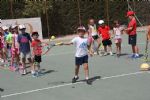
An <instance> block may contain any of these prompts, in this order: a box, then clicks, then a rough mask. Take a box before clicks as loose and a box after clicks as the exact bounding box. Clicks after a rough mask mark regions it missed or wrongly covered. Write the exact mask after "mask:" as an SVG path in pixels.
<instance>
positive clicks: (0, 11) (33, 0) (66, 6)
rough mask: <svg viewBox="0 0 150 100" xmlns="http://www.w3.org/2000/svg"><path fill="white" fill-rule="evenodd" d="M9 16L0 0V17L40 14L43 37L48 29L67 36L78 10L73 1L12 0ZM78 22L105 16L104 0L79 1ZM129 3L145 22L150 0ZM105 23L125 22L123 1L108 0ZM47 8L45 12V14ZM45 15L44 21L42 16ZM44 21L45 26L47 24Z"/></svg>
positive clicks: (149, 15) (6, 4) (6, 2)
mask: <svg viewBox="0 0 150 100" xmlns="http://www.w3.org/2000/svg"><path fill="white" fill-rule="evenodd" d="M12 1H13V2H12V7H13V16H12V15H11V14H12V12H11V8H10V5H11V3H10V0H0V18H1V19H10V18H30V17H41V20H42V30H43V36H44V37H47V33H48V28H49V32H50V35H58V36H62V35H67V34H73V33H75V30H76V28H77V27H78V26H79V9H78V3H77V0H46V3H45V0H12ZM79 1H80V12H81V13H80V15H81V22H82V25H84V26H87V23H88V19H89V18H94V19H95V20H96V22H97V21H98V20H99V19H104V20H105V21H106V22H107V16H106V11H107V10H106V1H105V0H79ZM130 5H131V7H132V8H133V10H135V11H136V15H137V17H138V18H139V20H140V21H141V22H142V23H143V24H144V25H147V24H149V23H150V20H149V19H150V7H149V5H150V2H146V1H143V2H132V1H130ZM108 6H109V7H108V9H109V10H108V14H109V23H110V26H112V25H113V21H114V20H116V19H117V20H120V21H121V23H123V24H127V21H128V20H127V17H126V11H127V10H128V6H127V2H126V1H124V0H109V5H108ZM46 11H47V13H46ZM46 14H47V16H48V21H47V19H46ZM47 22H48V25H47Z"/></svg>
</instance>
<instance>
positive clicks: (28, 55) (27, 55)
mask: <svg viewBox="0 0 150 100" xmlns="http://www.w3.org/2000/svg"><path fill="white" fill-rule="evenodd" d="M20 57H21V58H27V59H28V58H31V52H28V53H26V54H24V53H22V52H20Z"/></svg>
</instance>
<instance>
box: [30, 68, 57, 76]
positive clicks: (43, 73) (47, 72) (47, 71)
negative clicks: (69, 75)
mask: <svg viewBox="0 0 150 100" xmlns="http://www.w3.org/2000/svg"><path fill="white" fill-rule="evenodd" d="M53 72H57V71H56V70H46V69H41V75H40V76H43V75H46V74H51V73H53ZM28 74H31V72H30V71H28V72H27V75H28Z"/></svg>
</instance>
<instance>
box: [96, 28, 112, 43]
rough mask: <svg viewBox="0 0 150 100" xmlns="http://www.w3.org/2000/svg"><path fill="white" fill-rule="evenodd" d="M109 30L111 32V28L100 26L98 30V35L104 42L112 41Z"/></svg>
mask: <svg viewBox="0 0 150 100" xmlns="http://www.w3.org/2000/svg"><path fill="white" fill-rule="evenodd" d="M109 30H110V28H109V26H104V27H102V26H100V27H99V28H98V33H99V34H101V36H102V39H103V40H107V39H110V34H109Z"/></svg>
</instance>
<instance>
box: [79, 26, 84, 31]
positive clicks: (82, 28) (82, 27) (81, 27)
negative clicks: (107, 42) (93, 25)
mask: <svg viewBox="0 0 150 100" xmlns="http://www.w3.org/2000/svg"><path fill="white" fill-rule="evenodd" d="M77 30H83V31H86V29H85V27H84V26H80V27H78V28H77Z"/></svg>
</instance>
